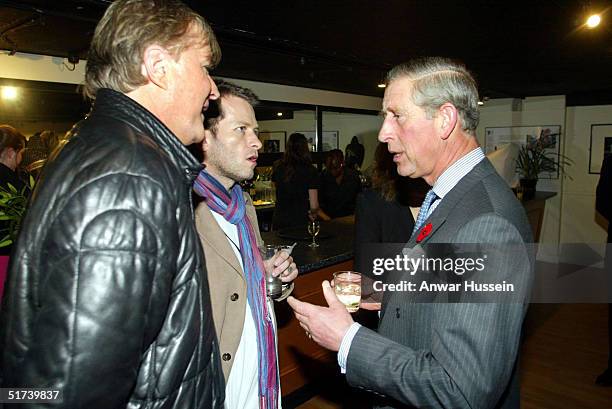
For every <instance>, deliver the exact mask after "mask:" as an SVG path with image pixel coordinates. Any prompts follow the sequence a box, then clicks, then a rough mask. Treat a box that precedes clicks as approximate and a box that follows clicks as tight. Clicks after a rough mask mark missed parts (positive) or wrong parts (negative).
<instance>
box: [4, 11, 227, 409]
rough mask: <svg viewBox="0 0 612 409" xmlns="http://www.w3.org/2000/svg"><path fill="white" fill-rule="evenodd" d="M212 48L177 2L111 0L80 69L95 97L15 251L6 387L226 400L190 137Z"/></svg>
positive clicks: (50, 165) (76, 400)
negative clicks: (196, 211)
mask: <svg viewBox="0 0 612 409" xmlns="http://www.w3.org/2000/svg"><path fill="white" fill-rule="evenodd" d="M220 56H221V52H220V49H219V45H218V43H217V40H216V38H215V35H214V33H213V32H212V29H211V27H210V26H209V25H208V23H207V22H206V21H205V20H204V18H203V17H202V16H200V15H199V14H197V13H195V12H194V11H192V10H191V9H189V8H188V7H187V6H185V5H184V4H183V3H181V2H180V1H177V0H163V1H162V0H117V1H114V2H113V3H112V4H110V5H109V6H108V8H107V10H106V12H105V13H104V15H103V16H102V18H101V20H100V21H99V23H98V25H97V27H96V29H95V32H94V34H93V38H92V42H91V46H90V50H89V55H88V58H87V66H86V69H85V84H84V92H85V94H86V96H88V97H90V98H93V99H94V104H93V108H92V110H91V112H90V113H89V115H88V116H87V118H85V119H84V120H82V121H81V122H79V123H77V124H76V125H75V126H74V127H73V128H72V130H71V131H70V134H69V135H68V138H67V139H68V140H69V141H68V143H67V144H65V145H64V146H63V148H62V149H61V150H56V151H55V152H54V154H53V155H52V156H51V157H50V158H49V159H48V161H47V164H46V165H45V167H44V168H43V171H42V173H41V174H40V177H39V180H38V182H37V184H36V187H35V191H34V194H33V196H32V201H31V203H30V207H29V209H28V212H27V213H26V216H25V218H24V221H23V223H22V226H21V232H20V235H19V238H18V240H17V245H16V246H15V249H14V252H13V257H11V266H10V268H9V274H8V286H7V292H6V294H5V297H6V299H5V301H6V302H5V304H4V306H3V310H2V317H1V324H0V344H1V345H0V351H2V365H0V368H1V371H2V373H1V378H2V379H1V382H0V383H1V386H2V387H3V388H15V387H21V388H23V387H28V388H47V389H51V390H57V391H61V393H62V401H61V402H53V403H51V405H52V406H53V407H54V408H88V409H96V408H101V409H102V408H103V409H106V408H130V409H139V408H140V409H144V408H147V409H161V408H164V409H210V408H212V409H221V408H222V407H223V400H224V389H225V388H224V381H223V373H222V369H221V362H220V361H221V358H220V355H219V348H218V344H217V337H216V335H215V327H214V322H213V314H212V307H211V301H210V295H209V294H210V291H209V287H208V278H207V273H206V270H205V267H204V259H203V255H202V254H203V251H202V247H201V245H200V241H199V239H198V235H197V232H196V228H195V222H194V212H193V207H192V204H191V192H192V189H191V188H192V185H193V180H194V179H195V177H196V176H197V174H198V173H199V171H200V170H201V169H202V165H201V164H200V163H198V162H197V161H196V160H195V159H194V158H193V156H191V155H190V154H189V152H188V151H187V149H186V147H185V145H190V144H193V143H197V142H200V141H202V140H203V138H204V125H203V119H204V116H203V114H202V112H203V111H205V110H206V108H207V107H208V103H209V101H210V100H214V99H216V98H217V97H218V91H217V88H216V86H215V83H214V81H213V80H212V79H211V77H210V76H209V72H208V70H209V69H210V68H211V67H213V66H215V65H216V64H217V63H218V61H219V59H220ZM13 260H14V261H13ZM48 405H49V404H48V403H44V404H41V405H37V406H36V407H42V406H48ZM17 406H18V405H17Z"/></svg>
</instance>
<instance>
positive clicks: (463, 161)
mask: <svg viewBox="0 0 612 409" xmlns="http://www.w3.org/2000/svg"><path fill="white" fill-rule="evenodd" d="M382 112H383V115H384V122H383V125H382V127H381V130H380V133H379V137H378V138H379V140H380V141H381V142H385V143H387V144H388V149H389V151H390V152H391V153H392V154H393V155H394V156H393V160H394V161H395V163H396V164H397V169H398V173H399V174H400V175H403V176H409V177H411V178H418V177H423V178H424V179H425V180H426V181H427V183H429V185H430V186H432V189H431V191H430V192H429V193H428V194H427V196H426V198H425V201H424V202H423V205H422V206H421V210H420V213H419V217H418V218H417V224H416V226H415V230H414V232H413V235H412V237H411V239H410V242H409V243H408V245H407V248H409V249H413V248H416V247H422V246H424V245H430V244H432V243H480V244H489V245H493V246H494V248H496V249H498V250H500V248H501V250H500V253H501V254H500V255H498V257H496V260H495V261H494V265H493V266H490V269H489V270H488V271H495V277H496V278H500V277H501V278H503V279H504V280H507V281H508V282H515V283H517V284H518V285H519V289H517V291H518V292H519V294H518V297H515V298H514V299H513V302H496V303H475V302H455V303H440V302H438V300H437V299H434V302H433V303H415V302H414V299H413V298H411V297H410V296H409V295H407V294H406V293H402V292H395V293H386V294H385V296H384V298H383V303H382V311H381V319H380V323H379V329H378V333H376V332H374V331H371V330H369V329H367V328H364V327H361V326H360V325H359V324H357V323H354V322H353V320H352V318H351V316H350V315H349V314H348V313H347V312H346V309H345V308H344V306H343V305H342V304H341V303H340V302H339V301H338V299H337V298H336V296H335V294H334V292H333V290H332V289H331V287H330V284H329V283H328V282H327V281H325V282H323V292H324V294H325V298H326V300H327V302H328V304H329V307H320V306H315V305H311V304H307V303H302V302H300V301H298V300H295V299H293V298H291V297H290V301H289V302H290V304H291V306H292V307H293V309H294V311H295V314H296V317H297V318H298V320H299V321H300V324H301V325H302V327H303V328H304V329H305V330H306V332H307V335H308V336H309V337H310V338H311V339H313V340H314V341H315V342H317V343H319V344H320V345H322V346H324V347H326V348H328V349H330V350H333V351H339V353H338V363H339V365H340V367H341V369H342V371H343V372H346V376H347V380H348V382H349V384H351V385H353V386H356V387H360V388H364V389H367V390H370V391H373V392H375V393H376V394H378V395H382V397H381V399H382V398H384V399H383V401H381V402H379V404H380V405H388V406H390V407H419V408H425V407H427V408H453V409H456V408H514V407H518V406H519V405H520V403H519V390H518V385H519V384H518V379H517V368H516V366H517V356H518V349H519V348H518V347H519V340H520V334H521V325H522V322H523V318H524V315H525V310H526V307H525V306H526V299H525V298H526V294H527V292H528V290H529V283H530V277H531V273H532V258H531V253H530V250H529V245H528V243H529V242H531V241H532V236H531V231H530V228H529V224H528V221H527V218H526V216H525V212H524V210H523V208H522V207H521V205H520V204H519V203H518V201H517V200H516V199H515V197H514V195H513V194H512V191H511V190H510V189H509V188H508V186H507V185H506V184H505V182H504V181H503V180H502V179H501V178H500V177H499V175H498V174H497V173H496V172H495V170H494V168H493V167H492V166H491V164H490V162H489V161H488V160H487V159H486V158H485V156H484V154H483V152H482V150H481V148H480V147H479V146H478V142H477V140H476V136H475V135H476V127H477V125H478V119H479V112H478V93H477V88H476V83H475V81H474V79H473V78H472V76H471V75H470V73H469V72H468V71H467V70H466V69H465V68H464V67H463V66H462V65H461V64H458V63H455V62H452V61H449V60H446V59H442V58H425V59H419V60H415V61H413V62H411V63H407V64H402V65H400V66H397V67H395V68H394V69H392V70H391V71H390V72H389V74H388V76H387V88H386V90H385V96H384V101H383V111H382ZM417 242H418V243H417ZM506 249H507V250H506ZM510 249H512V251H510ZM466 299H467V300H472V299H471V298H469V297H468V298H466ZM461 301H465V299H463V300H461Z"/></svg>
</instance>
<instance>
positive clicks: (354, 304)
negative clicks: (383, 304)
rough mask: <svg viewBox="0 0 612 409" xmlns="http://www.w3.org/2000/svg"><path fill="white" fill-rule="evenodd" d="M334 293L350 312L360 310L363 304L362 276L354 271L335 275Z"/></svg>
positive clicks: (340, 272) (339, 272)
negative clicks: (360, 305)
mask: <svg viewBox="0 0 612 409" xmlns="http://www.w3.org/2000/svg"><path fill="white" fill-rule="evenodd" d="M334 292H335V293H336V296H337V297H338V299H339V300H340V302H341V303H342V304H344V305H345V306H346V309H347V311H348V312H355V311H357V310H359V304H360V303H361V274H359V273H356V272H354V271H337V272H335V273H334Z"/></svg>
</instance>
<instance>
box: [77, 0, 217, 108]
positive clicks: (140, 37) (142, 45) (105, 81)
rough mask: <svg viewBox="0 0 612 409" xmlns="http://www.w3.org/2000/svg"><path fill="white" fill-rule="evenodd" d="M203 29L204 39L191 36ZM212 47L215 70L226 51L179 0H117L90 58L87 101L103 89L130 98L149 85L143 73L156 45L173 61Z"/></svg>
mask: <svg viewBox="0 0 612 409" xmlns="http://www.w3.org/2000/svg"><path fill="white" fill-rule="evenodd" d="M193 26H195V27H196V28H199V31H200V33H201V38H195V37H194V36H188V35H186V34H187V33H188V32H189V30H190V29H191V27H193ZM198 40H199V41H200V44H201V45H203V46H205V45H208V46H209V47H210V50H211V54H212V57H211V66H215V65H217V64H218V63H219V61H220V60H221V49H220V48H219V43H218V42H217V39H216V37H215V34H214V33H213V31H212V28H211V27H210V25H209V24H208V23H207V22H206V20H205V19H204V17H202V16H200V15H199V14H197V13H196V12H194V11H193V10H191V9H190V8H189V7H187V6H185V5H184V4H183V3H181V2H180V1H177V0H117V1H115V2H113V3H112V4H111V5H110V6H109V7H108V9H107V10H106V13H104V16H103V17H102V19H101V20H100V22H99V23H98V25H97V27H96V30H95V32H94V35H93V39H92V41H91V46H90V49H89V54H88V57H87V67H86V72H85V84H84V86H83V93H84V94H85V96H87V97H90V98H95V94H96V92H97V91H98V89H100V88H110V89H113V90H115V91H119V92H123V93H127V92H130V91H132V90H134V89H136V88H138V87H139V86H141V85H144V84H146V78H145V77H144V76H143V75H142V74H141V71H140V67H141V65H142V62H143V61H142V59H143V55H144V51H145V49H146V48H147V47H148V46H150V45H151V44H158V45H160V46H162V47H165V48H167V49H168V50H169V51H170V52H171V53H172V55H173V56H174V57H177V58H178V56H179V55H180V54H181V52H182V51H183V50H184V49H185V48H188V47H190V46H192V45H196V44H198V42H197V41H198Z"/></svg>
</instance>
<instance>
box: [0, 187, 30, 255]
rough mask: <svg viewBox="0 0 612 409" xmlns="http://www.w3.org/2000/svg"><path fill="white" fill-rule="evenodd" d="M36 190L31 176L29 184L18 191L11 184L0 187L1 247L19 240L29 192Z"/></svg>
mask: <svg viewBox="0 0 612 409" xmlns="http://www.w3.org/2000/svg"><path fill="white" fill-rule="evenodd" d="M33 188H34V178H33V177H32V176H30V178H29V184H28V185H25V186H24V187H22V188H21V189H20V190H17V188H15V187H14V186H13V185H11V184H10V183H9V184H8V185H7V186H0V221H2V222H3V223H2V224H4V226H3V227H4V228H2V229H0V247H6V246H10V245H11V244H13V243H14V242H15V240H16V239H17V235H18V234H19V227H20V226H21V219H22V218H23V215H24V213H25V211H26V207H27V204H28V196H29V192H31V191H32V189H33Z"/></svg>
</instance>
